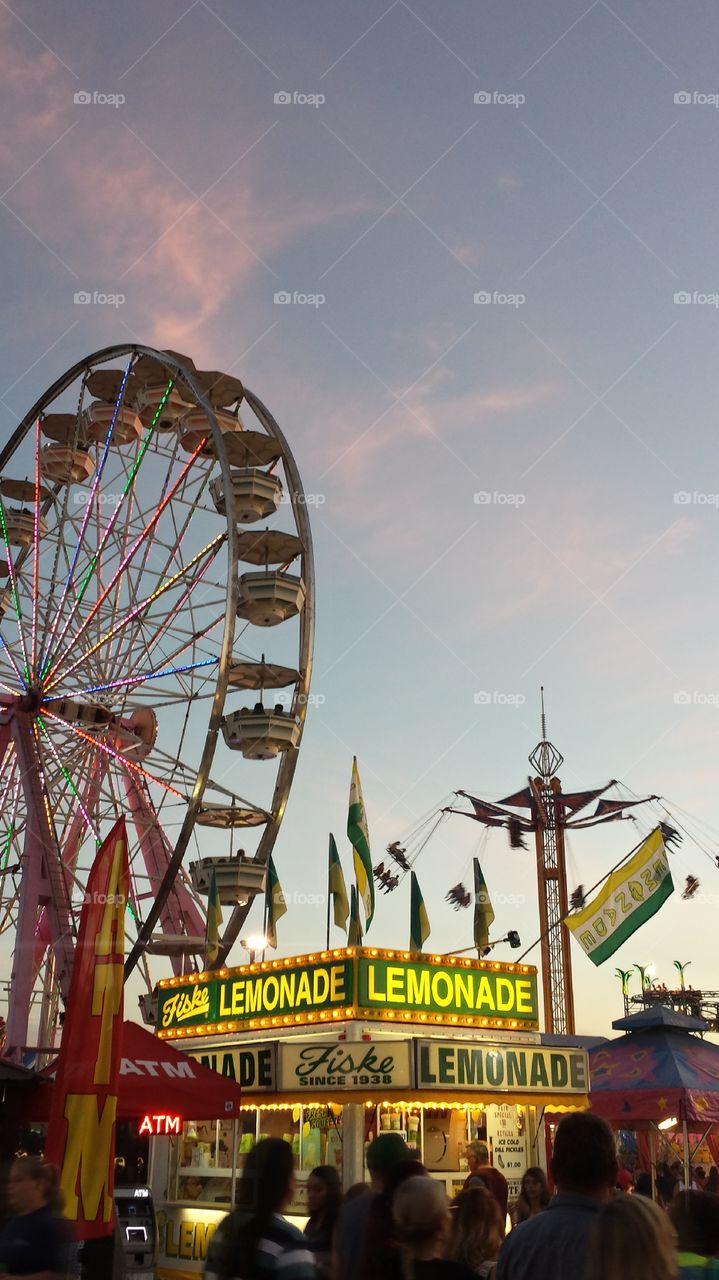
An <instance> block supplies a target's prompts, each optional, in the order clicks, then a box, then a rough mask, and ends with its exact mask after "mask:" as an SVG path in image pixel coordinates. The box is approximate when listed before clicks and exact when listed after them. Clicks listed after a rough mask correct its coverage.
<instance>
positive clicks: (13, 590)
mask: <svg viewBox="0 0 719 1280" xmlns="http://www.w3.org/2000/svg"><path fill="white" fill-rule="evenodd" d="M0 527H2V537H3V542H4V543H5V555H6V557H7V567H8V577H9V579H10V594H11V596H12V602H13V606H14V608H15V614H16V616H17V629H18V632H19V635H20V646H21V648H22V654H23V659H24V661H25V676H21V675H20V672H19V671H18V668H17V667H15V670H16V671H17V674H18V677H19V679H20V683H21V684H22V685H23V686H24V687H25V689H26V690H27V688H28V681H29V680H30V667H29V665H28V660H27V648H26V646H25V633H24V631H23V629H22V617H21V615H20V601H19V600H18V595H17V587H16V585H15V567H14V565H13V558H12V554H11V552H10V542H9V539H8V533H7V522H6V520H5V504H4V502H3V500H2V494H0ZM8 652H9V650H8ZM13 666H15V663H13ZM25 677H27V678H25Z"/></svg>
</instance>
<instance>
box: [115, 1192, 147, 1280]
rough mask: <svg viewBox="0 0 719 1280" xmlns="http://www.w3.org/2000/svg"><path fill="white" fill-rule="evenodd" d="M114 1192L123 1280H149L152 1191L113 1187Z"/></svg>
mask: <svg viewBox="0 0 719 1280" xmlns="http://www.w3.org/2000/svg"><path fill="white" fill-rule="evenodd" d="M114 1194H115V1215H116V1217H117V1228H118V1233H119V1236H120V1242H121V1245H122V1252H123V1254H124V1261H125V1272H124V1275H125V1280H152V1277H153V1276H154V1274H155V1262H156V1260H157V1231H156V1225H155V1206H154V1204H153V1202H152V1191H151V1190H150V1188H149V1187H115V1193H114Z"/></svg>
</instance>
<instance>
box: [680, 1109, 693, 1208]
mask: <svg viewBox="0 0 719 1280" xmlns="http://www.w3.org/2000/svg"><path fill="white" fill-rule="evenodd" d="M682 1137H683V1139H684V1190H685V1191H691V1189H692V1181H691V1178H690V1176H689V1130H688V1128H687V1122H686V1118H685V1119H684V1120H682Z"/></svg>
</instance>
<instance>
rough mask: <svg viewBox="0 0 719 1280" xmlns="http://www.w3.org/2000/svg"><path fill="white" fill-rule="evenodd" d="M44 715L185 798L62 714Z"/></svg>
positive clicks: (50, 712)
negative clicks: (64, 717)
mask: <svg viewBox="0 0 719 1280" xmlns="http://www.w3.org/2000/svg"><path fill="white" fill-rule="evenodd" d="M46 715H48V716H50V719H51V720H56V721H57V723H58V724H61V725H62V726H63V728H67V729H70V731H71V732H72V733H76V734H77V736H78V737H79V738H84V739H85V742H89V743H90V746H92V747H94V748H95V750H96V751H102V752H103V753H104V754H105V755H108V756H112V758H113V759H114V760H117V761H119V763H120V764H121V765H122V766H123V768H125V769H131V770H132V771H133V773H139V774H141V776H142V777H143V778H146V779H147V781H148V782H154V783H155V785H156V786H158V787H163V788H164V789H165V791H169V792H171V793H172V795H174V796H177V797H178V799H180V800H182V801H186V800H187V797H186V796H183V794H182V792H181V791H178V790H177V788H176V787H171V786H170V784H169V782H165V781H164V780H163V779H162V778H156V777H154V776H153V774H151V773H148V772H147V770H146V769H143V768H142V767H141V766H140V765H139V764H136V763H135V761H134V760H128V758H127V756H124V755H123V754H122V752H121V751H114V750H113V748H112V747H108V746H107V744H106V743H104V742H100V741H99V740H98V739H97V738H92V737H91V736H90V734H89V733H85V732H84V730H83V729H80V728H79V727H78V726H77V725H76V724H71V722H70V721H69V720H63V718H62V716H58V715H56V714H55V712H54V711H46Z"/></svg>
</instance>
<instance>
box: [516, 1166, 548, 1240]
mask: <svg viewBox="0 0 719 1280" xmlns="http://www.w3.org/2000/svg"><path fill="white" fill-rule="evenodd" d="M549 1201H550V1195H549V1183H548V1182H547V1175H546V1173H545V1172H544V1169H540V1168H539V1165H532V1166H531V1168H529V1169H527V1170H526V1172H525V1174H524V1177H523V1178H522V1184H521V1186H520V1188H519V1195H518V1196H517V1199H516V1200H515V1202H514V1208H513V1209H512V1225H513V1226H515V1227H516V1226H517V1224H518V1223H519V1222H526V1221H527V1219H528V1218H535V1217H536V1215H537V1214H538V1213H541V1212H542V1210H543V1209H546V1207H547V1205H548V1204H549Z"/></svg>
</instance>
